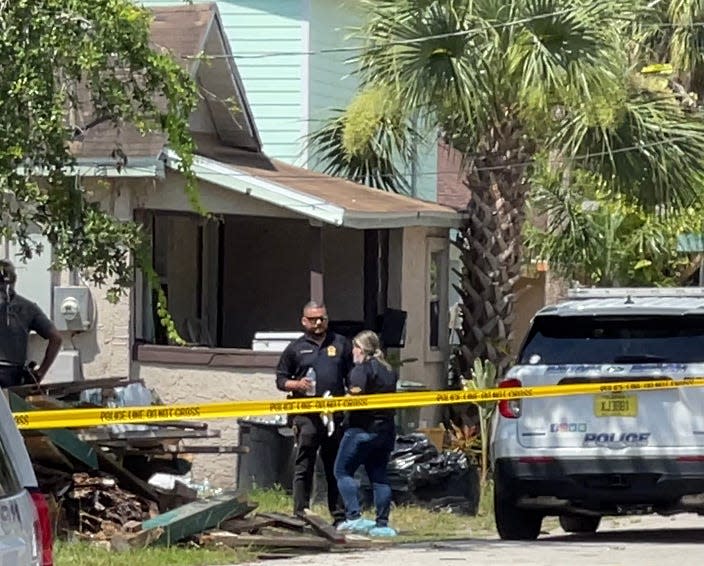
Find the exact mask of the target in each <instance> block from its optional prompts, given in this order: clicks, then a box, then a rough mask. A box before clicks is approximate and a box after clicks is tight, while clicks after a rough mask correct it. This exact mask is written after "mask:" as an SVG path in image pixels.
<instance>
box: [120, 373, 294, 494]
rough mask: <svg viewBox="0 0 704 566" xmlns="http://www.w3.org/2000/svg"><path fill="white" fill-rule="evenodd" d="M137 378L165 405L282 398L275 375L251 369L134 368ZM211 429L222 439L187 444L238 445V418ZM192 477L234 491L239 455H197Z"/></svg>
mask: <svg viewBox="0 0 704 566" xmlns="http://www.w3.org/2000/svg"><path fill="white" fill-rule="evenodd" d="M133 376H134V378H138V379H143V380H144V382H145V384H146V386H147V387H149V388H152V389H154V390H155V391H156V392H157V393H158V394H159V397H161V399H162V401H164V403H167V404H170V403H211V402H216V401H253V400H264V399H279V398H283V396H284V394H283V393H281V392H280V391H278V390H277V389H276V386H275V383H274V374H273V372H262V371H261V370H259V371H257V370H254V369H252V370H248V369H237V370H231V369H213V368H206V367H204V368H188V367H179V366H169V365H156V364H141V363H138V362H135V363H134V365H133ZM208 428H209V429H210V430H219V431H220V433H221V436H220V438H212V439H207V440H202V441H199V440H186V441H185V442H186V443H187V444H193V445H195V444H208V445H224V446H228V445H229V446H232V445H237V444H238V438H239V426H238V424H237V419H232V420H229V419H227V420H226V419H223V420H217V421H210V422H209V425H208ZM192 461H193V468H192V471H191V473H192V478H193V480H194V481H195V482H197V483H202V482H203V480H205V479H206V478H207V479H208V481H209V482H210V483H211V484H212V485H216V486H219V487H223V488H228V487H229V488H232V487H234V486H235V483H236V480H237V455H236V454H197V455H193V456H192Z"/></svg>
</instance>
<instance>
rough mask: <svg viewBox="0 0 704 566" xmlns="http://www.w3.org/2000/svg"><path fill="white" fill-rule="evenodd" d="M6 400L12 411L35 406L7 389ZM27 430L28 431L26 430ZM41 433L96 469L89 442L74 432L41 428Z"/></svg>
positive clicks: (96, 461)
mask: <svg viewBox="0 0 704 566" xmlns="http://www.w3.org/2000/svg"><path fill="white" fill-rule="evenodd" d="M8 400H9V402H10V408H11V409H12V411H13V412H17V411H32V410H34V408H35V407H33V406H32V405H30V404H29V403H27V401H25V400H24V399H22V398H21V397H19V396H18V395H15V394H14V393H12V392H11V391H8ZM28 432H29V431H28ZM39 432H41V434H43V435H44V436H46V437H47V438H49V440H51V441H52V442H53V443H54V445H55V446H56V447H57V448H60V449H61V450H63V451H64V452H65V453H66V454H68V455H69V456H73V457H74V458H76V459H77V460H79V461H80V462H82V463H83V464H85V465H86V466H88V467H89V468H91V469H93V470H96V469H98V455H97V453H96V450H95V448H94V447H93V446H91V445H90V444H86V443H85V442H83V441H81V440H80V439H79V438H78V436H76V434H74V433H73V432H71V431H70V430H67V429H64V428H55V429H50V430H41V431H39Z"/></svg>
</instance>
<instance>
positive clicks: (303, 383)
mask: <svg viewBox="0 0 704 566" xmlns="http://www.w3.org/2000/svg"><path fill="white" fill-rule="evenodd" d="M312 385H313V382H312V381H311V380H310V379H308V378H307V377H304V378H303V379H294V380H291V381H290V382H289V386H288V388H289V389H290V390H291V391H299V392H301V393H305V392H306V391H308V390H309V389H310V388H311V387H312Z"/></svg>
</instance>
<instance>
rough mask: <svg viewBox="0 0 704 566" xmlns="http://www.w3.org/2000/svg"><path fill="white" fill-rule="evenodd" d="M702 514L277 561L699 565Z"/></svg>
mask: <svg viewBox="0 0 704 566" xmlns="http://www.w3.org/2000/svg"><path fill="white" fill-rule="evenodd" d="M703 542H704V517H698V516H697V515H677V516H674V517H657V516H645V517H630V518H624V519H607V520H605V521H604V523H603V525H602V527H601V528H600V529H599V532H597V533H596V534H595V535H590V536H584V535H568V534H565V533H564V532H563V531H562V530H561V529H560V528H559V527H557V528H555V529H553V530H551V531H550V532H548V533H545V534H543V535H541V537H540V539H538V540H537V541H535V542H529V543H525V542H505V541H501V540H498V539H496V538H494V539H480V538H477V539H467V540H463V541H451V542H434V543H423V544H414V545H401V546H397V547H393V548H388V549H384V550H372V551H360V552H352V553H349V554H336V555H334V556H333V555H330V554H327V553H326V554H319V555H313V556H301V557H298V558H292V559H288V560H277V561H276V563H277V564H279V565H281V566H329V565H330V564H335V565H336V566H343V565H344V566H369V565H370V564H371V565H373V564H403V565H404V566H440V565H442V566H448V564H449V563H451V562H460V561H465V562H466V563H469V564H487V565H489V564H491V565H492V566H493V565H498V564H507V565H508V564H520V565H521V566H565V565H569V566H587V565H588V566H593V565H595V564H599V565H603V566H662V565H669V564H676V565H677V566H695V565H697V566H700V565H701V564H702V563H704V558H703V557H702V543H703Z"/></svg>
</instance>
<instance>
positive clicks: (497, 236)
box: [456, 135, 528, 377]
mask: <svg viewBox="0 0 704 566" xmlns="http://www.w3.org/2000/svg"><path fill="white" fill-rule="evenodd" d="M517 137H518V136H516V138H517ZM513 138H514V136H511V135H508V136H503V137H502V138H501V139H499V140H498V141H497V142H496V144H489V147H491V148H492V151H486V152H485V155H484V156H483V158H482V159H481V160H479V159H475V161H474V163H473V167H472V168H471V169H470V171H469V174H468V175H467V180H466V183H467V185H468V188H469V189H470V192H471V197H470V201H469V204H468V210H467V211H468V214H469V218H468V220H467V223H466V225H465V227H464V229H463V230H462V231H461V233H460V236H459V239H458V241H457V242H456V245H458V247H459V248H460V251H461V260H462V274H461V275H462V277H461V286H460V288H458V292H459V293H460V296H461V297H462V302H463V305H462V314H463V320H462V330H461V342H462V344H461V349H462V356H461V360H460V363H461V364H462V366H463V367H461V368H460V371H461V372H462V373H463V374H464V375H467V370H468V368H470V367H471V365H472V363H473V361H474V359H476V358H480V359H487V360H490V361H491V362H493V363H494V364H495V365H496V367H497V370H498V376H499V377H501V376H503V374H504V373H505V371H506V369H507V368H508V366H509V364H510V362H511V354H510V350H509V347H510V346H509V340H510V339H511V327H512V324H513V320H514V292H513V289H514V286H515V284H516V282H517V281H518V279H519V278H520V272H521V262H522V240H521V229H522V227H523V222H524V219H525V201H526V195H527V190H528V185H527V180H526V178H525V175H526V164H527V160H528V152H526V151H525V148H523V147H522V146H521V145H520V142H518V141H517V140H515V139H513Z"/></svg>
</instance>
